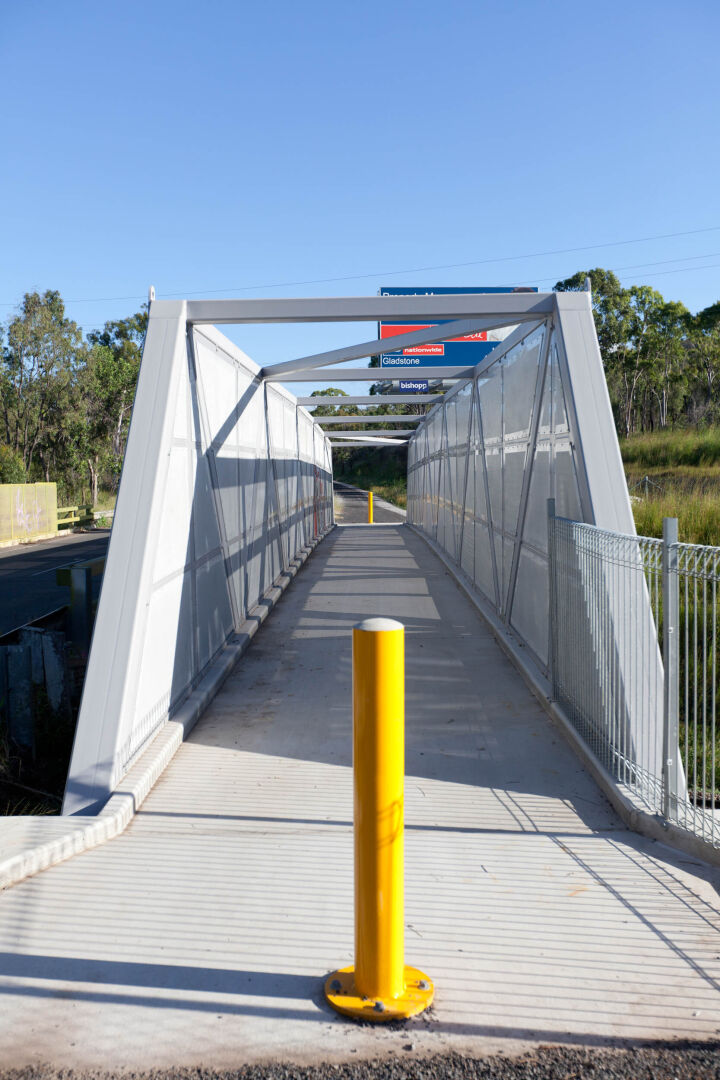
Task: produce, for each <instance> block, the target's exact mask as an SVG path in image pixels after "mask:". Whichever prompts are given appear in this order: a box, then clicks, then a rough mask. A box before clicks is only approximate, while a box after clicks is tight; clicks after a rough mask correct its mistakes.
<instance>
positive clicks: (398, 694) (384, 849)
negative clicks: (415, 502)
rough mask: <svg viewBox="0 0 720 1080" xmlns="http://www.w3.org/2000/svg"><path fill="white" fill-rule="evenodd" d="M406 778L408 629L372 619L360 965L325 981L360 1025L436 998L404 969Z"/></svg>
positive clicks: (360, 737) (358, 890)
mask: <svg viewBox="0 0 720 1080" xmlns="http://www.w3.org/2000/svg"><path fill="white" fill-rule="evenodd" d="M371 498H372V496H371ZM370 505H371V506H372V503H371V504H370ZM404 776H405V628H404V627H403V625H402V623H399V622H396V621H395V620H394V619H366V620H364V622H361V623H359V624H358V625H357V626H355V627H354V628H353V784H354V807H355V812H354V818H355V964H354V965H353V966H352V967H348V968H343V969H342V970H341V971H336V972H334V973H333V974H332V975H330V976H329V977H328V979H327V981H326V983H325V996H326V997H327V1000H328V1001H329V1002H330V1004H331V1005H332V1006H333V1008H335V1009H337V1010H338V1012H342V1013H345V1014H346V1015H348V1016H354V1017H356V1018H358V1019H362V1020H380V1021H383V1020H397V1019H400V1018H404V1017H407V1016H413V1015H414V1014H415V1013H419V1012H422V1011H423V1009H426V1008H427V1007H428V1005H430V1003H431V1002H432V999H433V992H434V991H433V985H432V983H431V982H430V980H429V979H428V977H427V975H424V974H423V972H422V971H418V970H417V969H416V968H411V967H406V966H405V941H404V938H405V927H404V867H403V787H404Z"/></svg>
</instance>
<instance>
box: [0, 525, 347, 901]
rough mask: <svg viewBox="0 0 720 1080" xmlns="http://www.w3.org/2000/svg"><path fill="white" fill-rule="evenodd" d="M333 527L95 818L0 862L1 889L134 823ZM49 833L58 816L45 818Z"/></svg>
mask: <svg viewBox="0 0 720 1080" xmlns="http://www.w3.org/2000/svg"><path fill="white" fill-rule="evenodd" d="M334 528H335V526H334V525H331V526H330V528H329V529H327V530H326V531H325V532H324V533H323V534H322V535H321V536H319V537H318V538H317V539H316V540H313V541H312V542H311V543H310V544H308V545H307V546H306V547H304V548H302V549H301V550H300V552H299V553H298V554H297V555H296V556H295V558H294V559H293V560H292V561H291V563H290V565H289V567H288V568H287V570H284V571H283V572H282V573H281V574H280V575H279V576H278V577H277V578H276V580H275V581H274V583H273V584H272V586H271V587H270V588H269V589H268V590H267V592H266V593H265V594H264V596H263V597H262V599H261V600H260V601H259V602H258V604H256V606H255V607H254V608H253V610H252V611H251V613H250V615H249V616H248V618H247V619H246V620H245V622H244V623H243V625H242V626H241V627H240V629H239V631H238V633H237V634H236V635H235V636H234V638H233V639H232V640H231V641H230V642H228V644H227V645H226V646H225V648H224V649H223V650H222V652H221V653H220V655H219V656H218V657H217V658H216V659H215V661H214V662H213V663H212V664H211V666H210V668H209V669H208V671H207V673H206V674H205V676H204V678H203V679H202V681H201V682H200V683H199V684H198V686H197V687H196V688H195V690H194V691H193V692H192V693H191V694H190V695H189V697H188V698H187V699H186V700H185V701H184V702H183V704H182V705H181V707H180V708H179V709H178V711H177V712H176V713H175V715H174V716H173V718H172V719H171V720H168V721H167V723H166V724H164V725H163V727H162V728H161V730H160V731H159V732H158V733H157V735H156V736H155V737H154V738H153V740H152V742H151V743H150V745H149V746H148V747H147V749H146V750H145V751H143V753H142V754H141V756H140V758H139V759H138V761H136V763H135V764H134V765H133V766H132V767H131V769H130V770H129V771H128V773H127V774H126V775H125V776H124V777H123V779H122V781H121V786H120V787H119V788H118V789H117V790H115V791H114V792H113V793H112V795H111V796H110V798H109V799H108V801H107V803H106V804H105V806H104V807H103V809H102V810H101V811H100V813H99V814H97V815H96V816H94V817H84V818H80V817H68V818H66V819H64V820H66V821H67V830H66V831H64V832H62V834H61V835H60V836H53V837H52V839H50V840H48V841H46V842H44V843H39V844H37V843H36V844H34V845H33V846H32V847H29V848H28V849H27V850H26V851H21V852H19V853H16V854H14V855H10V856H9V857H7V858H5V859H2V858H1V857H0V890H2V889H7V888H9V886H11V885H16V884H17V883H18V882H20V881H23V880H24V879H25V878H28V877H31V876H32V875H33V874H37V873H39V872H40V871H41V870H46V869H47V868H48V867H50V866H54V865H55V864H56V863H59V862H63V861H64V860H65V859H69V858H71V857H72V856H73V855H79V854H80V853H81V852H83V851H89V850H90V849H91V848H94V847H97V846H98V845H99V844H103V843H105V841H107V840H112V839H113V838H114V837H116V836H119V834H120V833H121V832H123V831H124V830H125V829H126V828H127V826H128V825H129V824H130V822H131V821H132V819H133V817H134V816H135V813H136V812H137V810H138V809H139V807H140V806H141V805H142V803H143V801H144V799H145V798H146V796H147V795H148V793H149V792H150V791H151V789H152V787H153V786H154V784H155V783H156V782H157V780H158V779H159V777H160V776H161V775H162V773H163V772H164V771H165V769H166V768H167V766H168V765H169V764H170V762H171V761H172V758H173V757H174V755H175V753H176V751H177V749H178V747H179V746H180V745H181V743H182V742H183V740H184V739H185V738H186V736H187V735H188V734H189V733H190V731H191V730H192V729H193V727H194V726H195V724H196V723H197V721H198V720H199V718H200V717H201V716H202V714H203V712H204V711H205V709H206V708H207V706H208V705H209V703H210V702H211V701H212V699H213V698H214V697H215V695H216V694H217V693H218V691H219V690H220V688H221V687H222V685H223V683H224V682H225V680H226V679H227V678H228V676H229V675H230V674H231V672H232V671H233V669H234V667H235V665H236V664H237V662H238V660H239V659H240V657H241V656H242V655H243V653H244V652H245V651H246V650H247V648H248V646H249V644H250V642H251V641H252V639H253V638H254V637H255V634H256V633H257V632H258V630H259V629H260V627H261V626H262V624H263V623H264V621H265V619H266V618H267V617H268V615H269V614H270V612H271V611H272V610H273V608H274V607H275V605H276V604H277V602H278V600H279V599H280V597H281V596H282V595H283V593H284V592H285V590H286V589H287V587H288V585H289V584H290V582H291V581H292V580H293V578H295V577H296V575H297V573H298V571H299V570H300V569H301V567H302V566H303V565H304V564H305V562H306V561H307V559H308V558H309V556H310V555H311V554H312V552H313V551H314V550H315V548H316V547H317V545H318V544H319V543H320V542H321V541H322V540H324V539H325V537H326V536H328V534H329V533H330V532H331V531H332V530H333V529H334ZM6 820H11V821H12V822H13V823H18V824H20V823H21V821H26V822H28V821H29V822H31V823H32V824H40V822H41V819H38V818H37V817H33V816H30V817H24V818H22V819H20V818H12V819H6ZM45 820H47V822H49V823H50V824H51V825H52V826H53V828H54V827H55V826H56V825H57V822H58V819H57V818H56V817H52V818H47V819H45Z"/></svg>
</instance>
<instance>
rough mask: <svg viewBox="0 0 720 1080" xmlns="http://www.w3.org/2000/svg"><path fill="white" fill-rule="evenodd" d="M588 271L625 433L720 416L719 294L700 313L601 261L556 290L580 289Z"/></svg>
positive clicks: (613, 394)
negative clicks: (623, 280)
mask: <svg viewBox="0 0 720 1080" xmlns="http://www.w3.org/2000/svg"><path fill="white" fill-rule="evenodd" d="M586 277H589V278H590V284H591V288H592V305H593V314H594V317H595V327H596V329H597V335H598V341H599V343H600V353H601V355H602V361H603V367H604V369H605V378H606V380H607V384H608V390H609V391H610V401H611V403H612V408H613V414H614V417H615V424H616V427H617V430H618V434H619V435H632V434H633V433H635V432H647V431H655V430H657V429H659V428H669V427H689V426H694V427H698V426H710V425H713V424H717V423H720V301H718V302H717V303H715V304H712V305H711V306H710V307H707V308H705V309H704V310H703V311H700V312H698V313H697V314H696V315H693V314H692V313H691V312H690V311H688V309H687V308H686V307H685V305H684V304H682V303H680V302H679V301H677V300H665V298H664V297H663V296H662V294H661V293H659V292H657V291H656V290H655V289H651V288H650V287H649V286H648V285H633V286H632V287H631V288H629V289H625V288H623V286H622V285H621V284H620V282H619V281H618V279H617V277H616V276H615V274H613V272H612V271H611V270H602V269H599V268H597V269H595V270H582V271H580V272H578V273H577V274H574V275H573V277H570V278H566V279H565V280H564V281H558V282H557V284H556V285H555V290H556V291H559V292H565V291H580V290H582V289H584V288H585V279H586Z"/></svg>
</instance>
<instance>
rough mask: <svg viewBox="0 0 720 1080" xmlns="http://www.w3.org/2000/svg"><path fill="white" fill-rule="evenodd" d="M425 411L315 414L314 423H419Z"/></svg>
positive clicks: (423, 417)
mask: <svg viewBox="0 0 720 1080" xmlns="http://www.w3.org/2000/svg"><path fill="white" fill-rule="evenodd" d="M425 415H426V414H425V413H423V415H422V416H417V415H416V416H405V415H403V414H400V415H399V416H386V415H385V414H383V415H382V416H363V415H362V413H358V414H357V415H356V416H316V417H315V423H316V424H419V423H420V422H421V421H422V420H424V419H425Z"/></svg>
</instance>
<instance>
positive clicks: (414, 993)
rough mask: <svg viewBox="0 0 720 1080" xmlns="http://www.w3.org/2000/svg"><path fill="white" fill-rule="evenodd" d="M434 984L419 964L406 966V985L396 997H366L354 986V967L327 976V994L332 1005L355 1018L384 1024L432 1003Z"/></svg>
mask: <svg viewBox="0 0 720 1080" xmlns="http://www.w3.org/2000/svg"><path fill="white" fill-rule="evenodd" d="M434 993H435V987H434V986H433V984H432V982H431V981H430V979H428V977H427V975H425V974H424V973H423V972H422V971H418V969H417V968H413V967H406V968H405V989H404V991H403V992H402V994H400V996H399V997H396V998H376V997H372V998H367V997H363V996H362V995H361V993H360V991H359V990H358V988H357V987H356V986H355V967H354V966H352V967H346V968H341V969H340V971H333V973H332V975H328V977H327V979H326V980H325V997H326V999H327V1001H328V1002H329V1004H330V1005H332V1007H333V1009H337V1011H338V1012H340V1013H343V1014H344V1015H345V1016H352V1017H353V1018H354V1019H355V1020H371V1021H374V1022H375V1023H379V1024H384V1023H386V1021H388V1020H406V1019H407V1017H408V1016H415V1015H416V1014H417V1013H421V1012H423V1011H424V1010H425V1009H427V1007H428V1006H429V1005H431V1004H432V999H433V995H434Z"/></svg>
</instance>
